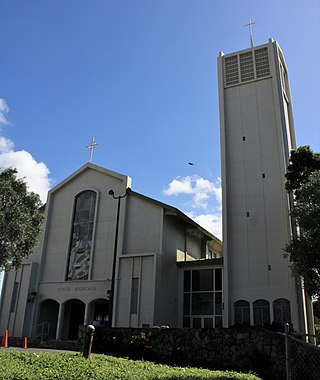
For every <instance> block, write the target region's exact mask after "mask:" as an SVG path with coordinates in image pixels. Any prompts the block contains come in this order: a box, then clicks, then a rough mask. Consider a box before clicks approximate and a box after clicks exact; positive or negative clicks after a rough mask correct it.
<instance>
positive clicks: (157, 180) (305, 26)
mask: <svg viewBox="0 0 320 380" xmlns="http://www.w3.org/2000/svg"><path fill="white" fill-rule="evenodd" d="M249 18H252V19H253V21H255V22H256V24H255V25H254V27H253V37H254V42H255V44H256V45H259V44H262V43H266V42H267V41H268V38H270V37H272V38H274V39H275V40H277V41H278V42H279V44H280V46H281V48H282V50H283V52H284V55H285V59H286V62H287V66H288V70H289V79H290V83H291V92H292V99H293V108H294V119H295V128H296V137H297V144H298V145H310V146H311V148H312V149H313V150H315V151H317V152H320V111H319V110H320V76H319V68H320V2H319V1H318V0H307V1H304V2H302V1H297V0H291V1H289V0H271V1H268V2H266V1H260V0H255V1H246V0H244V1H237V0H233V1H230V0H229V1H228V0H224V1H220V0H63V1H62V0H55V1H53V0H51V1H49V0H41V1H39V0H29V1H21V0H1V1H0V34H1V37H2V38H1V59H0V70H1V72H0V74H1V75H0V78H1V79H0V125H1V126H0V166H2V167H3V166H9V165H12V166H16V167H17V168H18V170H19V173H20V175H22V176H25V177H26V179H27V181H28V183H29V185H30V189H31V190H35V191H38V192H39V193H40V194H41V196H42V199H43V200H44V201H45V194H46V192H47V190H48V189H49V188H50V187H52V186H54V185H56V184H58V183H59V182H60V181H61V180H63V179H64V178H65V177H66V176H68V175H69V174H71V173H72V172H73V171H75V170H76V169H78V168H79V167H80V166H82V165H83V164H84V163H86V162H87V161H88V160H89V151H88V149H86V145H88V144H89V142H90V140H91V138H92V136H94V137H95V139H96V141H97V142H98V144H99V145H98V147H97V148H96V149H95V151H94V155H93V162H94V163H95V164H97V165H101V166H103V167H106V168H108V169H111V170H114V171H118V172H120V173H122V174H126V175H129V176H130V177H132V179H133V190H135V191H138V192H140V193H142V194H145V195H147V196H149V197H152V198H155V199H157V200H160V201H163V202H165V203H168V204H171V205H173V206H175V207H177V208H179V209H180V210H182V211H184V212H186V213H187V214H188V215H190V216H192V217H193V218H195V219H196V220H197V221H198V222H199V223H201V224H202V225H204V227H206V228H208V229H209V230H211V232H213V233H215V234H216V235H217V236H219V237H221V206H220V194H221V193H220V182H219V178H220V142H219V139H220V137H219V114H218V97H217V95H218V85H217V72H216V71H217V68H216V57H217V56H218V53H219V51H221V50H222V51H224V52H225V53H230V52H232V51H237V50H241V49H245V48H247V47H249V33H248V29H247V28H245V27H244V24H246V23H247V20H248V19H249ZM190 161H192V162H194V165H193V166H190V165H188V162H190ZM106 196H107V189H106Z"/></svg>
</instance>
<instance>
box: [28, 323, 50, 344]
mask: <svg viewBox="0 0 320 380" xmlns="http://www.w3.org/2000/svg"><path fill="white" fill-rule="evenodd" d="M49 331H50V322H41V323H39V324H38V325H36V326H33V328H32V338H34V339H41V340H43V339H44V338H47V337H48V336H49Z"/></svg>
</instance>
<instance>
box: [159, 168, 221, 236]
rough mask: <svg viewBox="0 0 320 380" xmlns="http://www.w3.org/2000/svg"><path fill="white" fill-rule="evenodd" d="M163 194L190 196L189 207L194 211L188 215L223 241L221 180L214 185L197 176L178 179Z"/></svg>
mask: <svg viewBox="0 0 320 380" xmlns="http://www.w3.org/2000/svg"><path fill="white" fill-rule="evenodd" d="M163 193H164V195H167V196H172V195H174V196H180V195H190V196H191V201H190V203H189V207H191V208H192V211H188V212H186V214H187V215H188V216H189V217H190V218H191V219H193V220H194V221H195V222H197V223H198V224H199V225H200V226H202V227H203V228H205V229H206V230H208V231H210V232H211V233H212V234H214V235H215V236H217V237H218V238H219V239H221V237H222V213H221V210H222V205H221V200H222V193H221V180H220V178H218V180H217V181H216V183H214V182H211V181H209V180H208V179H205V178H202V177H200V176H197V175H194V176H186V177H177V178H175V179H174V180H172V181H171V182H170V183H169V185H168V187H167V188H166V189H165V190H164V191H163ZM184 205H185V204H184ZM183 208H185V207H183Z"/></svg>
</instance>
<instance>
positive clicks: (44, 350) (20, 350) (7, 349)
mask: <svg viewBox="0 0 320 380" xmlns="http://www.w3.org/2000/svg"><path fill="white" fill-rule="evenodd" d="M0 350H1V351H3V350H5V351H19V352H35V353H37V352H49V353H51V354H63V353H69V354H75V355H76V354H82V352H81V351H68V350H61V349H58V348H57V349H54V348H44V347H43V348H33V347H31V348H21V347H8V348H4V347H0Z"/></svg>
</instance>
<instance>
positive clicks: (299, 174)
mask: <svg viewBox="0 0 320 380" xmlns="http://www.w3.org/2000/svg"><path fill="white" fill-rule="evenodd" d="M315 170H320V154H319V153H314V152H313V151H312V150H311V149H310V147H309V146H308V145H307V146H300V147H299V148H297V149H295V150H292V151H291V154H290V163H289V166H288V171H287V173H286V175H285V176H286V184H285V186H286V189H287V190H288V192H291V191H292V192H293V193H294V195H295V197H296V198H299V189H300V187H301V185H302V184H304V183H306V182H307V181H308V178H309V175H310V174H311V173H312V172H313V171H315Z"/></svg>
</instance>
